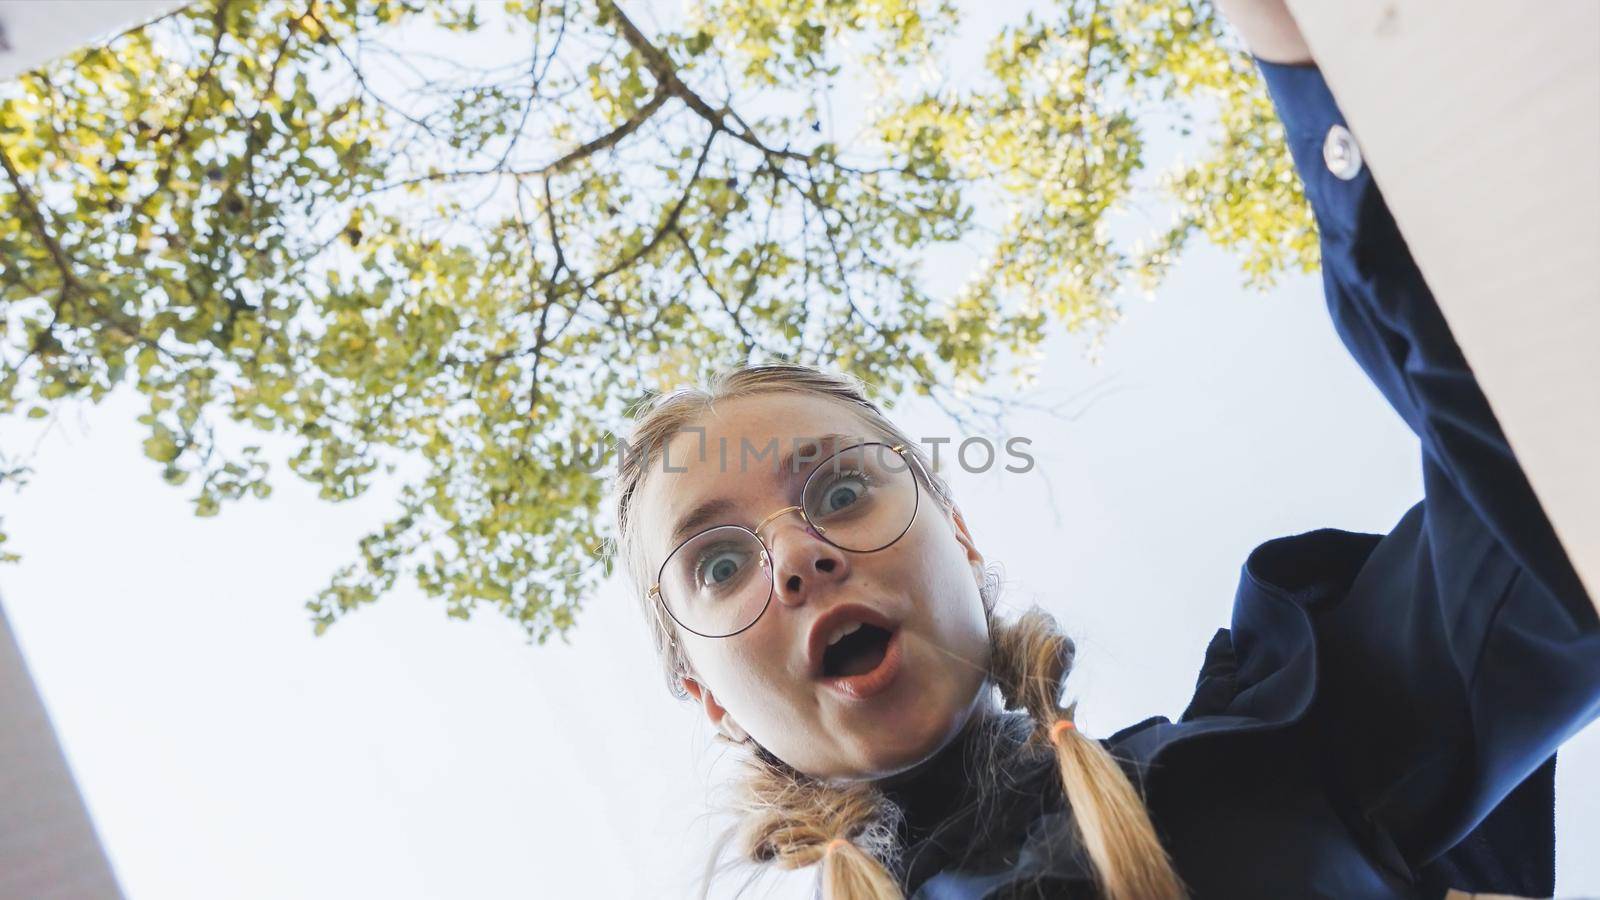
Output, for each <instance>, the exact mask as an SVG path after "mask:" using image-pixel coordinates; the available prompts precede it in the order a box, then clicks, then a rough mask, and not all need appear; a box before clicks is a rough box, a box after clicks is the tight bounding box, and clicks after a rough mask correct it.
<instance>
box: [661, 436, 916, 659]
mask: <svg viewBox="0 0 1600 900" xmlns="http://www.w3.org/2000/svg"><path fill="white" fill-rule="evenodd" d="M916 464H917V463H916V462H915V458H914V457H912V456H911V454H910V453H909V452H908V451H907V450H906V448H905V445H904V444H895V445H892V446H891V445H889V444H884V443H878V442H868V443H862V444H856V445H854V446H851V447H846V448H845V449H843V450H840V451H838V452H837V453H834V454H833V455H832V456H829V457H827V458H826V459H824V460H822V461H821V462H820V463H818V464H817V467H816V468H815V469H812V470H811V474H810V475H807V476H806V481H805V485H804V486H803V487H802V488H801V489H800V505H799V506H788V507H785V508H783V509H780V510H778V511H777V512H775V513H773V514H772V515H770V516H767V517H766V518H765V519H763V520H762V521H761V524H759V525H757V526H756V527H755V528H754V529H750V528H745V527H744V526H742V525H718V526H715V527H712V528H708V529H706V530H705V531H702V532H700V533H698V534H696V535H694V536H693V537H691V538H689V539H688V540H686V541H684V542H683V543H681V544H679V545H678V546H677V547H676V548H674V549H673V551H672V552H671V553H669V554H667V559H666V561H665V562H663V563H662V564H661V569H660V571H659V572H657V574H656V583H655V585H654V586H653V587H651V588H650V591H649V593H650V594H653V595H655V596H657V597H659V598H660V599H661V605H662V606H664V607H665V608H666V610H667V613H668V614H669V615H671V616H672V618H673V620H674V621H676V622H677V623H678V624H679V625H681V626H682V627H683V628H685V629H687V630H688V631H691V632H693V633H695V634H698V635H700V636H701V637H712V638H716V637H732V636H733V635H736V634H738V633H739V632H741V631H744V630H745V629H747V628H749V627H750V626H752V625H754V624H755V623H756V620H757V619H759V618H761V614H762V613H764V612H766V611H767V607H768V606H769V605H770V604H771V603H772V594H773V572H772V567H773V564H772V553H771V551H770V550H769V549H768V548H767V545H766V542H764V541H763V540H762V539H761V536H760V535H759V534H757V532H759V531H760V530H761V529H762V528H764V527H766V524H767V523H768V522H771V521H772V520H774V519H777V518H779V517H781V516H785V515H788V514H789V513H791V512H798V513H799V514H800V518H802V519H804V520H805V522H806V524H807V525H809V526H810V529H811V532H812V533H813V534H815V535H816V536H817V537H819V538H821V539H822V540H824V541H827V542H828V543H829V544H832V545H833V546H835V547H838V548H839V549H840V550H847V551H849V552H851V553H875V552H877V551H879V550H882V549H884V548H886V547H888V546H889V545H891V544H893V543H894V542H895V541H898V540H900V538H901V536H903V535H904V534H905V533H906V532H907V531H909V530H910V529H911V522H912V520H914V519H915V518H916V515H917V504H918V503H919V502H920V497H921V488H920V487H919V486H918V483H917V482H918V479H917V476H916V473H915V472H913V471H912V466H914V465H916Z"/></svg>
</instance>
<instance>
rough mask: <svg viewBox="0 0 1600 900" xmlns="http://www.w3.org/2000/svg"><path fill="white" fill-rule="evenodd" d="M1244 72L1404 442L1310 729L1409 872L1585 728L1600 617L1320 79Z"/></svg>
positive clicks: (1310, 74) (1326, 631)
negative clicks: (1401, 477) (1280, 131)
mask: <svg viewBox="0 0 1600 900" xmlns="http://www.w3.org/2000/svg"><path fill="white" fill-rule="evenodd" d="M1257 65H1258V66H1259V68H1260V70H1261V72H1262V74H1263V77H1264V78H1265V80H1266V84H1267V88H1268V91H1269V92H1270V94H1271V96H1272V100H1273V103H1274V104H1275V106H1276V107H1277V110H1278V114H1279V117H1280V118H1281V119H1282V121H1283V125H1284V130H1285V135H1286V138H1287V141H1288V144H1289V149H1290V152H1291V153H1292V155H1293V157H1294V160H1295V166H1296V168H1297V170H1298V171H1299V174H1300V178H1301V181H1302V182H1303V184H1304V187H1305V193H1306V196H1307V199H1308V200H1309V201H1310V203H1311V207H1312V210H1313V212H1314V213H1315V217H1316V222H1317V227H1318V229H1319V231H1320V238H1321V248H1322V275H1323V283H1324V287H1325V292H1326V298H1327V304H1328V310H1329V312H1330V314H1331V315H1332V318H1333V324H1334V327H1335V329H1336V330H1337V332H1338V334H1339V336H1340V338H1341V340H1342V341H1343V342H1344V344H1345V346H1346V347H1347V348H1348V349H1349V350H1350V353H1351V354H1352V355H1353V356H1354V358H1355V360H1356V362H1357V363H1358V364H1359V365H1360V366H1361V368H1362V369H1363V370H1364V371H1365V372H1366V374H1367V375H1368V377H1370V378H1371V379H1372V381H1373V383H1374V384H1375V385H1376V386H1377V388H1378V390H1379V391H1380V392H1381V393H1382V394H1383V396H1384V397H1385V398H1386V399H1387V400H1388V402H1389V404H1390V406H1392V407H1393V408H1394V410H1395V411H1396V412H1397V413H1398V414H1399V415H1400V417H1401V418H1402V419H1404V420H1405V422H1406V423H1407V424H1408V425H1409V426H1410V428H1411V430H1412V431H1413V432H1415V433H1416V435H1417V438H1418V440H1419V442H1420V450H1421V454H1420V456H1421V465H1422V476H1423V477H1422V481H1423V490H1424V497H1423V500H1422V501H1421V502H1419V503H1417V504H1416V505H1415V506H1413V507H1412V508H1411V509H1410V510H1409V511H1408V512H1407V513H1406V514H1405V515H1404V516H1402V517H1401V519H1400V521H1399V523H1398V524H1397V525H1396V526H1395V527H1394V529H1393V530H1392V531H1391V532H1390V533H1389V534H1388V535H1386V536H1384V538H1383V539H1382V540H1381V541H1379V542H1378V544H1377V546H1376V547H1375V548H1374V550H1373V552H1372V554H1371V556H1370V557H1368V559H1367V560H1366V562H1365V563H1364V564H1363V566H1362V568H1361V571H1360V572H1359V573H1358V574H1357V576H1356V578H1355V581H1354V582H1353V583H1352V585H1351V588H1350V590H1349V591H1348V592H1347V593H1346V594H1345V595H1344V596H1343V597H1342V598H1341V599H1340V600H1339V601H1338V602H1337V603H1334V604H1330V605H1329V606H1327V607H1326V608H1321V609H1317V610H1314V611H1313V615H1314V616H1315V617H1316V620H1317V640H1318V653H1319V656H1320V657H1321V663H1320V665H1321V667H1322V673H1321V674H1322V677H1323V679H1324V685H1325V687H1326V691H1325V692H1323V693H1322V694H1321V695H1320V696H1319V697H1318V699H1317V701H1316V702H1317V705H1316V707H1315V708H1314V712H1313V715H1312V717H1311V718H1312V727H1313V728H1314V729H1316V730H1317V731H1318V733H1319V734H1318V736H1319V740H1318V742H1317V746H1318V747H1320V748H1321V749H1320V750H1319V751H1318V752H1319V753H1320V754H1322V756H1323V759H1324V763H1325V765H1326V768H1327V771H1328V772H1329V773H1330V777H1331V778H1332V779H1333V780H1334V782H1335V784H1336V786H1337V789H1338V790H1339V791H1341V792H1342V794H1341V795H1342V796H1345V797H1347V798H1348V800H1349V801H1350V802H1352V803H1353V804H1354V808H1355V813H1354V815H1355V817H1356V820H1357V821H1356V822H1355V823H1354V824H1355V825H1356V827H1360V828H1363V829H1365V830H1367V831H1368V832H1369V835H1370V836H1371V837H1372V838H1373V839H1374V840H1376V841H1382V842H1387V844H1388V846H1389V848H1390V850H1391V853H1392V854H1393V855H1396V856H1397V857H1398V858H1399V859H1403V860H1404V862H1405V863H1406V864H1407V865H1408V866H1410V867H1412V868H1413V869H1420V868H1421V867H1422V866H1424V865H1425V864H1427V863H1428V862H1430V861H1432V860H1435V859H1436V858H1438V857H1440V856H1441V854H1444V853H1445V852H1446V851H1448V850H1449V849H1450V848H1451V847H1453V846H1455V845H1456V844H1457V843H1458V842H1461V841H1462V839H1463V838H1465V837H1467V836H1468V835H1469V834H1471V833H1473V831H1474V829H1475V828H1477V827H1478V825H1479V824H1480V823H1482V822H1484V820H1485V819H1486V818H1487V817H1488V816H1489V815H1490V813H1491V812H1493V811H1494V810H1495V809H1496V807H1497V806H1499V805H1500V804H1501V802H1502V801H1503V800H1505V799H1506V797H1507V796H1508V795H1510V794H1511V793H1512V792H1513V791H1514V790H1515V789H1516V788H1517V787H1518V786H1519V785H1520V784H1522V783H1523V782H1524V781H1527V780H1530V779H1531V778H1533V777H1534V776H1535V775H1539V776H1540V777H1547V776H1548V772H1547V771H1544V769H1543V767H1545V764H1546V762H1547V761H1548V760H1550V758H1551V757H1552V755H1553V754H1554V753H1555V750H1556V748H1557V747H1558V746H1559V745H1560V744H1561V743H1562V742H1563V741H1565V740H1566V739H1567V738H1569V737H1571V736H1572V735H1573V734H1575V733H1576V732H1577V731H1578V730H1579V729H1581V728H1582V727H1583V726H1584V725H1585V724H1587V723H1588V722H1590V721H1591V720H1593V719H1594V718H1595V717H1596V716H1597V715H1600V618H1597V616H1596V613H1595V609H1594V607H1593V605H1592V604H1591V602H1590V600H1589V597H1588V596H1587V594H1586V593H1585V591H1584V588H1583V586H1582V584H1581V582H1580V581H1579V579H1578V576H1577V574H1576V572H1575V571H1574V569H1573V567H1572V564H1571V562H1570V561H1569V560H1568V558H1567V556H1566V553H1565V551H1564V550H1563V548H1562V546H1561V544H1560V543H1559V542H1558V540H1557V539H1556V536H1555V532H1554V530H1553V528H1552V527H1551V525H1550V522H1549V521H1548V519H1547V518H1546V516H1545V514H1544V511H1543V509H1542V508H1541V507H1540V505H1539V502H1538V500H1537V498H1536V497H1535V496H1534V493H1533V490H1532V488H1531V486H1530V485H1529V483H1528V480H1527V478H1526V476H1525V475H1524V473H1523V471H1522V469H1521V467H1520V465H1519V464H1518V462H1517V459H1516V457H1515V455H1514V454H1513V453H1512V450H1511V447H1510V445H1509V444H1508V443H1507V441H1506V437H1505V435H1504V433H1503V432H1502V431H1501V429H1500V426H1499V423H1498V422H1497V421H1496V419H1495V417H1494V414H1493V413H1492V412H1491V410H1490V408H1489V404H1488V402H1487V400H1486V399H1485V397H1484V395H1483V393H1482V391H1481V390H1480V389H1479V386H1478V384H1477V381H1476V379H1475V378H1474V376H1473V373H1472V371H1471V370H1470V369H1469V368H1468V366H1467V363H1466V360H1465V359H1464V358H1463V356H1462V354H1461V351H1460V349H1459V348H1458V346H1457V345H1456V342H1455V340H1454V338H1453V337H1452V336H1451V334H1450V330H1449V328H1448V327H1447V326H1446V323H1445V320H1444V317H1443V315H1442V314H1441V313H1440V311H1439V308H1438V306H1437V304H1436V303H1435V302H1434V299H1433V296H1432V294H1431V293H1430V292H1429V290H1428V286H1427V285H1426V284H1425V283H1424V282H1423V279H1422V275H1421V273H1420V272H1419V270H1418V269H1417V266H1416V264H1415V262H1414V261H1413V260H1412V258H1411V255H1410V253H1409V251H1408V250H1407V248H1406V244H1405V241H1404V240H1403V239H1402V238H1401V235H1400V232H1399V230H1398V228H1397V227H1396V225H1395V222H1394V220H1393V218H1392V217H1391V216H1390V214H1389V210H1388V208H1387V206H1386V205H1385V203H1384V200H1383V197H1382V195H1381V194H1380V193H1379V190H1378V186H1377V184H1376V183H1375V182H1374V181H1373V179H1372V176H1371V173H1370V172H1369V171H1368V170H1367V167H1366V166H1365V165H1364V164H1361V163H1359V162H1356V163H1354V164H1352V158H1353V157H1356V156H1358V154H1351V153H1349V152H1348V151H1350V150H1351V149H1352V147H1351V145H1350V142H1349V140H1348V138H1349V137H1350V135H1349V133H1348V131H1347V130H1346V129H1347V126H1346V123H1345V121H1344V119H1343V117H1342V115H1341V114H1340V112H1339V109H1338V106H1337V104H1336V102H1335V100H1334V98H1333V96H1332V94H1331V92H1330V91H1329V89H1328V86H1327V84H1326V83H1325V82H1324V80H1323V78H1322V75H1321V73H1320V72H1319V70H1318V69H1317V68H1316V67H1315V66H1312V65H1281V64H1274V63H1268V62H1265V61H1262V60H1257ZM1330 132H1332V134H1333V136H1332V137H1331V138H1330V136H1329V135H1330ZM1325 147H1326V148H1328V151H1329V152H1328V153H1327V154H1326V155H1325ZM1341 151H1343V155H1341ZM1546 812H1548V811H1546ZM1546 827H1547V828H1548V822H1546Z"/></svg>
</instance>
